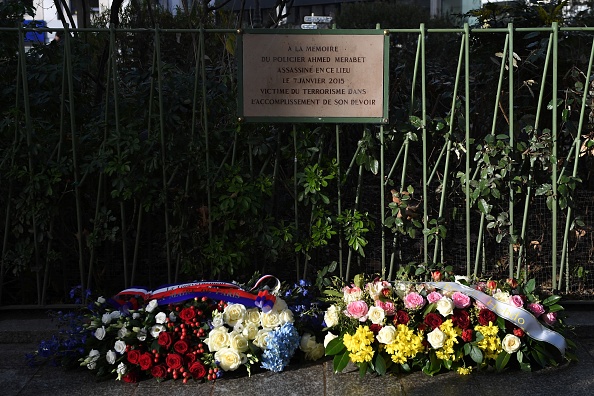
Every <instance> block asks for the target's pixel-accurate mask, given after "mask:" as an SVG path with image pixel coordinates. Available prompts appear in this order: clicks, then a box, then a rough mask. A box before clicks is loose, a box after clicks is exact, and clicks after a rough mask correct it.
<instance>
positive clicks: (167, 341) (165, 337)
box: [157, 331, 173, 349]
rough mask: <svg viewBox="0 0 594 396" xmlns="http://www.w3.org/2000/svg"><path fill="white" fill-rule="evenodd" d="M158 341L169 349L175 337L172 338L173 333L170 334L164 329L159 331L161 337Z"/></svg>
mask: <svg viewBox="0 0 594 396" xmlns="http://www.w3.org/2000/svg"><path fill="white" fill-rule="evenodd" d="M157 342H158V343H159V345H161V346H162V347H164V348H166V349H169V347H170V346H171V343H172V342H173V339H172V338H171V334H169V333H168V332H166V331H162V332H160V333H159V338H158V340H157Z"/></svg>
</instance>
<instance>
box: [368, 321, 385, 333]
mask: <svg viewBox="0 0 594 396" xmlns="http://www.w3.org/2000/svg"><path fill="white" fill-rule="evenodd" d="M381 329H382V325H380V324H375V323H374V324H372V325H371V326H369V330H371V331H372V332H373V334H375V335H377V333H379V331H380V330H381Z"/></svg>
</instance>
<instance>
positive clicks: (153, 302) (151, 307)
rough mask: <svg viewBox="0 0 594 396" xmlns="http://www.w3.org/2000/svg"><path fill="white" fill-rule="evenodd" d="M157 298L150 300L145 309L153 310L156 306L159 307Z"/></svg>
mask: <svg viewBox="0 0 594 396" xmlns="http://www.w3.org/2000/svg"><path fill="white" fill-rule="evenodd" d="M157 305H158V304H157V300H151V301H149V303H148V304H147V305H146V308H145V309H144V310H145V311H146V312H153V311H154V310H155V308H157Z"/></svg>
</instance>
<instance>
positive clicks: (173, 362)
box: [165, 353, 184, 370]
mask: <svg viewBox="0 0 594 396" xmlns="http://www.w3.org/2000/svg"><path fill="white" fill-rule="evenodd" d="M165 363H167V366H169V367H170V368H172V369H174V370H177V369H179V368H181V367H182V365H183V364H184V360H183V359H182V357H181V355H178V354H177V353H170V354H168V355H167V357H166V358H165Z"/></svg>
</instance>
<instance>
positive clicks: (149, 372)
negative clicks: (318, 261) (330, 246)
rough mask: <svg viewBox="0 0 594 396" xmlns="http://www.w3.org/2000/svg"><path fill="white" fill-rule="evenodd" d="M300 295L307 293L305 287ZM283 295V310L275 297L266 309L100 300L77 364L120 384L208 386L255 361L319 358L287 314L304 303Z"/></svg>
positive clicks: (280, 365) (276, 367) (204, 301)
mask: <svg viewBox="0 0 594 396" xmlns="http://www.w3.org/2000/svg"><path fill="white" fill-rule="evenodd" d="M303 285H305V283H302V286H303ZM299 290H300V291H301V293H302V294H307V293H306V288H303V287H299ZM238 293H239V292H234V293H230V294H229V295H230V296H231V297H230V299H231V300H236V298H235V297H236V294H238ZM241 293H243V294H244V295H245V294H246V293H245V292H243V291H241ZM211 294H212V293H211ZM215 294H216V293H215ZM261 295H262V293H259V297H258V298H260V296H261ZM286 296H287V297H288V298H290V299H291V300H292V301H293V302H295V303H296V304H297V305H293V306H291V307H289V305H287V303H286V302H285V300H283V299H281V298H280V297H276V298H275V299H274V304H273V305H272V307H269V309H264V308H260V307H255V306H249V305H245V304H243V303H239V302H228V301H225V300H224V299H222V300H219V301H215V300H213V299H212V298H209V297H206V296H203V297H194V298H189V299H183V301H181V302H176V303H170V304H159V303H158V300H157V299H151V300H149V301H148V302H147V303H146V304H145V303H143V302H142V301H139V300H137V299H135V298H132V299H129V300H128V301H126V302H125V303H124V304H122V305H120V304H115V305H114V304H113V301H108V300H106V299H105V298H102V297H100V298H99V299H97V301H95V302H94V303H93V304H92V306H91V307H90V309H89V313H88V314H87V320H86V324H85V326H84V327H85V331H86V333H87V334H88V336H87V340H86V344H85V351H86V353H85V355H84V356H82V357H81V358H80V365H81V366H84V367H87V368H88V369H90V370H93V371H96V372H97V375H99V376H101V377H105V376H117V379H119V380H122V381H126V382H137V381H138V380H140V379H142V378H156V379H157V380H158V381H163V380H166V379H174V380H175V379H181V380H183V381H184V382H188V381H190V380H208V381H212V380H215V379H217V378H220V377H221V376H222V375H223V373H224V372H230V371H235V370H237V369H239V368H242V367H243V368H245V369H246V370H247V372H248V374H251V372H252V369H253V368H254V365H256V364H257V363H260V365H259V366H257V367H260V368H263V369H267V370H271V371H274V372H280V371H282V370H283V369H285V367H286V366H287V365H288V364H289V362H290V361H291V359H292V358H293V357H294V355H295V354H296V352H297V351H301V352H302V353H303V355H304V358H305V359H309V360H315V359H319V358H321V357H323V356H324V346H323V344H322V343H318V342H317V341H316V340H315V336H312V335H311V334H310V333H304V335H303V337H302V336H301V334H300V332H299V331H298V330H297V327H300V328H303V325H301V324H299V325H298V324H297V323H295V317H294V313H293V311H295V312H296V313H297V315H298V318H301V317H304V318H305V317H306V316H307V315H306V314H305V312H304V310H303V306H304V305H303V302H302V301H301V302H300V299H299V298H297V297H298V296H296V295H291V294H290V293H289V292H287V295H286ZM301 297H303V296H301ZM256 300H257V299H256ZM247 301H248V302H249V299H248V300H247Z"/></svg>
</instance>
